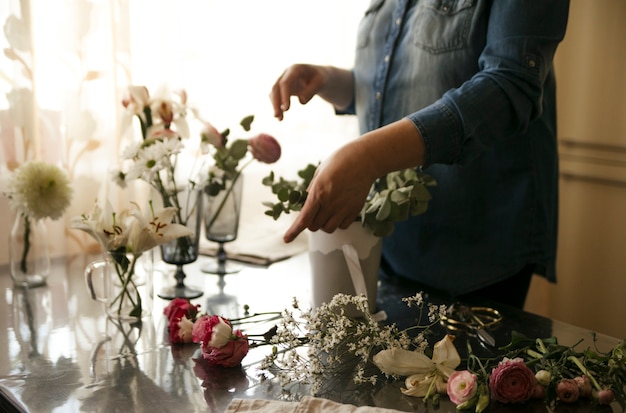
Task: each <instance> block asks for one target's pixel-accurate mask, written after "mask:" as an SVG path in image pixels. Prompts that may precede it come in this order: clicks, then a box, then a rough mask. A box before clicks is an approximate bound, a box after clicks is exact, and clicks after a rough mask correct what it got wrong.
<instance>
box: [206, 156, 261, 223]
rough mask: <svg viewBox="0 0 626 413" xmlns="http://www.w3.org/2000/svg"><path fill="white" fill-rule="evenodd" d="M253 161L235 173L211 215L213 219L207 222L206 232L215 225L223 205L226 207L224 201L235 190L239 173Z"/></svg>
mask: <svg viewBox="0 0 626 413" xmlns="http://www.w3.org/2000/svg"><path fill="white" fill-rule="evenodd" d="M253 160H254V158H251V159H249V160H248V162H246V163H245V164H244V166H242V167H241V169H240V170H239V171H237V174H236V175H235V177H234V178H233V182H232V183H231V184H230V186H229V187H228V189H227V190H226V194H225V195H224V198H222V203H221V204H220V206H219V207H218V208H217V211H215V215H213V218H211V221H210V222H209V224H208V225H207V227H206V228H207V231H210V230H211V227H212V226H213V224H214V223H215V220H217V217H219V215H220V212H222V209H223V208H224V205H226V200H227V199H228V197H229V196H230V194H231V193H232V192H233V189H234V188H235V183H236V182H237V179H239V176H240V175H241V173H242V172H243V170H244V168H245V167H246V166H248V165H250V163H251V162H252V161H253Z"/></svg>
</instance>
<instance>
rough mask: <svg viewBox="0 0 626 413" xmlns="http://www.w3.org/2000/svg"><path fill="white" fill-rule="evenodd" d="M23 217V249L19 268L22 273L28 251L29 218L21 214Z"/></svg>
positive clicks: (25, 268)
mask: <svg viewBox="0 0 626 413" xmlns="http://www.w3.org/2000/svg"><path fill="white" fill-rule="evenodd" d="M22 217H23V218H24V249H23V250H22V260H21V261H20V269H21V270H22V272H23V273H24V274H26V273H27V271H28V268H27V262H28V260H27V258H28V252H29V251H30V219H28V215H26V214H22Z"/></svg>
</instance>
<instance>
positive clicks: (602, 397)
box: [593, 389, 615, 405]
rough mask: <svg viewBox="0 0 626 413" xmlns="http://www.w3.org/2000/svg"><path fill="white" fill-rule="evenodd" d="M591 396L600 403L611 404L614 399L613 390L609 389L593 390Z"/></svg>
mask: <svg viewBox="0 0 626 413" xmlns="http://www.w3.org/2000/svg"><path fill="white" fill-rule="evenodd" d="M593 396H594V398H595V399H596V400H597V401H598V404H600V405H607V404H611V403H613V401H614V400H615V392H614V391H613V390H611V389H603V390H600V391H598V392H593Z"/></svg>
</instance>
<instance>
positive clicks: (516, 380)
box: [489, 358, 537, 403]
mask: <svg viewBox="0 0 626 413" xmlns="http://www.w3.org/2000/svg"><path fill="white" fill-rule="evenodd" d="M536 383H537V380H536V379H535V374H534V373H533V371H532V370H531V369H529V368H528V366H526V364H524V361H523V360H522V359H521V358H516V359H513V360H511V359H507V358H505V359H504V360H502V361H501V362H500V363H499V364H498V365H497V366H496V367H494V369H493V370H492V371H491V377H490V378H489V390H490V392H491V398H492V399H493V400H497V401H499V402H502V403H518V402H525V401H527V400H529V399H530V398H531V397H532V395H533V393H534V390H535V384H536Z"/></svg>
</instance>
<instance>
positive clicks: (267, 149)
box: [113, 86, 281, 251]
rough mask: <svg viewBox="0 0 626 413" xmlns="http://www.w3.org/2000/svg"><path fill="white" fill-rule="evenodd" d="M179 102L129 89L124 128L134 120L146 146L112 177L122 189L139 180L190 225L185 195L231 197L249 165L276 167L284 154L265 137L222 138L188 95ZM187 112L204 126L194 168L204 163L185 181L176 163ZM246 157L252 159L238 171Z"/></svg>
mask: <svg viewBox="0 0 626 413" xmlns="http://www.w3.org/2000/svg"><path fill="white" fill-rule="evenodd" d="M177 96H178V99H174V98H171V97H169V96H162V95H160V94H157V95H156V96H155V97H151V96H150V93H149V92H148V89H147V88H146V87H144V86H131V87H129V89H128V94H127V96H126V97H125V98H124V99H123V101H122V105H123V106H124V108H125V111H124V114H125V118H124V119H125V122H124V127H129V126H130V125H131V123H132V119H133V117H136V118H137V119H138V120H139V124H140V127H141V134H142V141H141V142H139V143H136V144H133V145H131V146H130V147H128V148H127V149H126V150H125V151H124V153H123V155H122V161H123V165H122V166H121V167H120V169H118V170H114V171H113V177H114V180H115V181H116V182H117V183H118V184H119V185H120V186H122V187H124V186H126V184H127V182H128V181H132V180H136V179H140V180H143V181H145V182H147V183H148V184H149V185H150V186H151V187H152V188H154V189H155V190H156V191H157V193H158V194H159V195H160V197H161V199H162V201H163V205H164V206H165V207H170V206H173V207H175V208H176V215H175V216H174V218H173V222H176V223H179V224H182V225H186V224H187V222H188V219H189V218H190V216H191V213H192V208H191V207H188V208H184V206H185V204H186V202H184V201H185V200H184V199H182V198H181V194H182V193H183V189H189V188H191V189H198V190H203V191H205V192H206V193H208V194H209V195H211V196H215V195H217V194H218V193H219V192H220V191H222V190H226V191H232V187H233V185H234V183H235V182H236V181H237V179H238V178H239V176H240V175H241V173H242V170H243V169H244V168H245V167H246V166H247V165H248V164H249V163H250V162H252V161H253V160H255V159H256V160H259V161H260V162H265V163H272V162H276V161H277V160H278V158H280V152H281V151H280V145H279V144H278V141H277V140H276V139H275V138H274V137H272V136H270V135H268V134H264V133H260V134H258V135H256V136H253V137H251V138H249V139H236V140H232V142H229V137H230V129H226V130H224V131H222V132H218V130H217V129H216V128H215V127H214V126H213V125H212V124H211V123H209V122H207V121H204V120H202V119H201V118H200V116H199V114H198V111H197V110H195V109H192V108H190V107H189V106H188V104H187V93H186V92H185V91H180V92H178V93H177ZM188 112H191V113H193V114H194V116H195V117H196V118H197V119H198V120H199V121H200V122H201V123H202V124H203V129H202V131H201V132H200V138H201V139H200V142H199V147H198V151H199V153H196V156H195V160H194V162H195V161H196V160H198V159H201V161H200V165H198V166H197V167H196V168H192V170H191V171H188V175H187V176H185V177H184V180H183V181H181V176H180V175H181V174H180V172H179V171H178V170H177V168H178V164H179V159H178V157H179V156H180V154H181V152H182V151H183V149H184V144H183V139H186V138H188V137H189V134H190V133H189V125H188V123H187V120H186V116H187V113H188ZM253 120H254V116H252V115H250V116H246V117H244V118H243V119H242V120H241V122H240V126H241V127H242V128H243V130H244V131H245V132H249V131H250V130H251V124H252V122H253ZM248 151H249V152H250V153H251V154H252V158H250V159H249V160H248V161H247V162H246V163H245V164H244V165H243V166H241V167H240V162H241V161H242V160H244V159H245V157H246V155H247V153H248ZM211 152H212V159H213V164H211V165H209V166H207V165H206V159H204V155H208V154H210V153H211ZM183 163H184V162H183ZM185 166H188V165H185ZM207 171H208V172H207ZM229 183H230V186H229ZM185 196H187V195H185ZM216 215H217V214H216ZM178 242H179V243H184V242H188V240H187V239H186V238H185V237H182V238H178ZM180 250H181V251H185V250H186V248H185V247H184V246H182V247H181V248H180Z"/></svg>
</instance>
